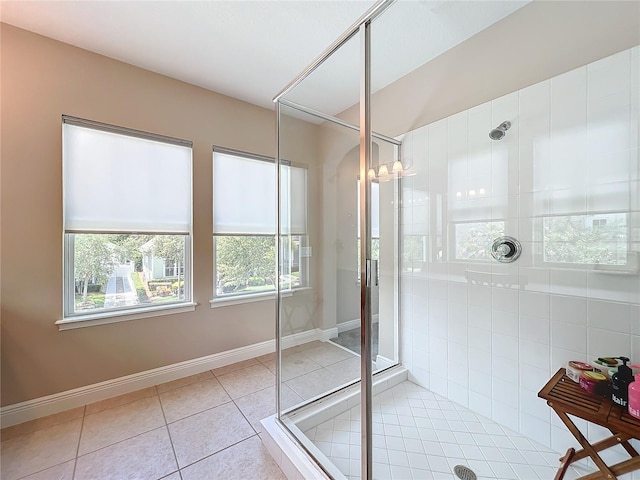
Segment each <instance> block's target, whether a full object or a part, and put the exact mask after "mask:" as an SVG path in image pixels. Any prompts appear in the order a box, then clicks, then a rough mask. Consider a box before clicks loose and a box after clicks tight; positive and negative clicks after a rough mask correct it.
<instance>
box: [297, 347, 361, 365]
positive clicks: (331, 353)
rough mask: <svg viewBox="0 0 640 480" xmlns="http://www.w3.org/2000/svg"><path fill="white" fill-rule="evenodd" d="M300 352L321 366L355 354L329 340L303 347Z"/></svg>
mask: <svg viewBox="0 0 640 480" xmlns="http://www.w3.org/2000/svg"><path fill="white" fill-rule="evenodd" d="M300 353H302V354H303V355H305V356H306V357H307V358H310V359H311V360H313V361H314V362H316V363H318V364H320V365H322V366H323V367H326V366H327V365H331V364H333V363H338V362H340V361H342V360H346V359H348V358H353V357H355V356H356V355H355V354H353V353H351V352H348V351H347V350H345V349H343V348H340V347H336V346H335V345H333V344H332V343H329V342H324V343H321V344H320V345H316V346H314V347H308V348H305V349H304V350H302V351H301V352H300Z"/></svg>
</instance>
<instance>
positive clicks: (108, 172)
mask: <svg viewBox="0 0 640 480" xmlns="http://www.w3.org/2000/svg"><path fill="white" fill-rule="evenodd" d="M191 158H192V156H191V148H190V146H186V145H179V144H172V143H166V142H163V141H157V140H151V139H147V138H140V137H139V136H130V135H126V134H120V133H114V132H112V131H102V130H97V129H95V128H88V127H83V126H79V125H75V124H70V123H66V122H65V123H64V124H63V177H64V228H65V231H66V232H73V231H96V232H145V233H153V232H155V233H189V232H190V230H191V163H192V160H191Z"/></svg>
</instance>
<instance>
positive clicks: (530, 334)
mask: <svg viewBox="0 0 640 480" xmlns="http://www.w3.org/2000/svg"><path fill="white" fill-rule="evenodd" d="M520 338H521V339H525V340H527V341H530V342H536V343H542V344H545V345H549V343H550V338H551V321H550V320H549V319H548V318H540V317H532V316H529V315H520Z"/></svg>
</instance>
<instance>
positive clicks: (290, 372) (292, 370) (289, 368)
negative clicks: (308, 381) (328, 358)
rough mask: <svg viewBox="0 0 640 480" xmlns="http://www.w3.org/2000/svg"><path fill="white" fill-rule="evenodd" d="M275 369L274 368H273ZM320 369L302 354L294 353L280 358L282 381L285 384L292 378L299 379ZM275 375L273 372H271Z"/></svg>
mask: <svg viewBox="0 0 640 480" xmlns="http://www.w3.org/2000/svg"><path fill="white" fill-rule="evenodd" d="M274 367H275V366H274ZM320 368H322V367H321V366H320V365H318V364H317V363H316V362H314V361H313V360H311V359H310V358H308V357H307V356H305V355H304V354H303V353H296V354H293V355H289V356H287V357H283V358H282V381H283V382H286V381H287V380H291V379H292V378H295V377H299V376H300V375H304V374H305V373H309V372H313V371H314V370H318V369H320ZM271 371H272V372H274V373H275V368H274V370H271Z"/></svg>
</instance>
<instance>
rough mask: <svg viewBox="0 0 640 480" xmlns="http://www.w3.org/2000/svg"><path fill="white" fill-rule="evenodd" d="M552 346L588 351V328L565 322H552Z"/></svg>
mask: <svg viewBox="0 0 640 480" xmlns="http://www.w3.org/2000/svg"><path fill="white" fill-rule="evenodd" d="M551 346H552V347H555V348H562V349H563V350H571V351H574V352H584V353H586V352H587V329H586V327H583V326H581V325H574V324H571V323H564V322H554V321H552V322H551Z"/></svg>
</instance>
